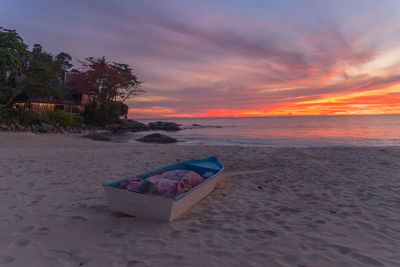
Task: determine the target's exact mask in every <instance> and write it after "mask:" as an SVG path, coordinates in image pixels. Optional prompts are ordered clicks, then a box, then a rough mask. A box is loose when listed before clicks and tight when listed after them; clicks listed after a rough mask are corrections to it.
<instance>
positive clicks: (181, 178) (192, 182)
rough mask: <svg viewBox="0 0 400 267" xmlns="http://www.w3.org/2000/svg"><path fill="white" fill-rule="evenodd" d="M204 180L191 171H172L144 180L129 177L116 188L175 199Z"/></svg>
mask: <svg viewBox="0 0 400 267" xmlns="http://www.w3.org/2000/svg"><path fill="white" fill-rule="evenodd" d="M204 180H205V179H204V178H203V177H201V176H200V175H198V174H197V173H195V172H193V171H188V170H173V171H166V172H161V173H159V174H156V175H152V176H149V177H148V178H146V179H144V180H143V179H139V178H136V177H131V178H129V179H127V180H125V181H123V182H121V183H120V185H119V187H118V188H121V189H127V190H129V191H133V192H138V193H145V194H151V195H156V196H163V197H168V198H176V197H177V196H179V195H181V194H183V193H185V192H187V191H189V190H190V189H192V188H193V187H195V186H197V185H199V184H201V183H202V182H203V181H204Z"/></svg>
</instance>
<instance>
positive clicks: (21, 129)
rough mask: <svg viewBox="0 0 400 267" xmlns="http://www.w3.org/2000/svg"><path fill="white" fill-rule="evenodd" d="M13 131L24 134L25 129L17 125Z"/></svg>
mask: <svg viewBox="0 0 400 267" xmlns="http://www.w3.org/2000/svg"><path fill="white" fill-rule="evenodd" d="M15 130H16V131H19V132H26V128H25V127H24V126H22V125H19V124H18V125H16V126H15Z"/></svg>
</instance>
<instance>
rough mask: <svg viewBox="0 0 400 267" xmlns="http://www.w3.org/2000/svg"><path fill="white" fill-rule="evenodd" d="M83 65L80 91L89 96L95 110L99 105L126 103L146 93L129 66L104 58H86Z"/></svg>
mask: <svg viewBox="0 0 400 267" xmlns="http://www.w3.org/2000/svg"><path fill="white" fill-rule="evenodd" d="M81 63H82V71H81V72H80V75H79V77H78V78H77V85H78V89H79V90H80V92H82V93H84V94H87V95H88V96H89V98H90V102H91V105H92V107H93V108H95V107H96V105H97V104H98V103H111V102H115V101H121V102H124V101H125V100H126V99H128V98H130V97H133V96H137V95H139V94H141V93H143V92H144V91H143V90H142V89H141V88H140V84H141V82H140V81H139V80H138V78H137V77H136V75H134V74H133V73H132V72H133V70H132V69H131V68H130V67H129V66H128V65H127V64H121V63H115V62H113V63H110V62H108V61H107V60H106V59H105V58H104V57H102V58H97V59H94V58H86V59H85V61H82V62H81Z"/></svg>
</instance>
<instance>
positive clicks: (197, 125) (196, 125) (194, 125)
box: [192, 123, 201, 127]
mask: <svg viewBox="0 0 400 267" xmlns="http://www.w3.org/2000/svg"><path fill="white" fill-rule="evenodd" d="M192 126H193V127H200V126H201V125H199V124H196V123H193V124H192Z"/></svg>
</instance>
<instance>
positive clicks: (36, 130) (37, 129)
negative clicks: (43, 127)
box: [31, 124, 40, 132]
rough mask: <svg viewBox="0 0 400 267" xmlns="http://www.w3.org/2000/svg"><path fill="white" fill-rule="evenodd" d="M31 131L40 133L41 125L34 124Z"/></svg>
mask: <svg viewBox="0 0 400 267" xmlns="http://www.w3.org/2000/svg"><path fill="white" fill-rule="evenodd" d="M31 129H32V132H38V131H39V130H40V125H38V124H32V125H31Z"/></svg>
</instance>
